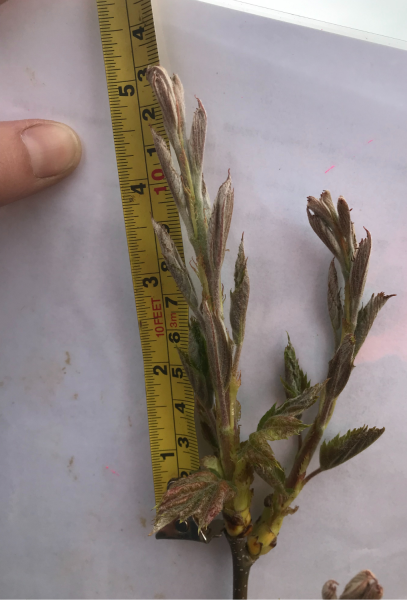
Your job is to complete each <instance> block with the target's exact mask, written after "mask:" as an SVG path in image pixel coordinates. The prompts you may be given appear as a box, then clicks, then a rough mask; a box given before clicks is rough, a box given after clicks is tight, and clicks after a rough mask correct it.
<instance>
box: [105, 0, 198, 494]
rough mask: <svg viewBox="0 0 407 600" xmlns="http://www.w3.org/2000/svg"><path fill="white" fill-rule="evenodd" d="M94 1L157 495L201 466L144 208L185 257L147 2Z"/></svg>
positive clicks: (181, 324)
mask: <svg viewBox="0 0 407 600" xmlns="http://www.w3.org/2000/svg"><path fill="white" fill-rule="evenodd" d="M97 5H98V13H99V22H100V30H101V38H102V47H103V54H104V59H105V68H106V79H107V84H108V95H109V102H110V108H111V116H112V129H113V138H114V142H115V149H116V160H117V168H118V173H119V180H120V190H121V196H122V202H123V212H124V220H125V227H126V234H127V243H128V248H129V256H130V265H131V272H132V278H133V288H134V295H135V298H136V304H137V315H138V319H139V330H140V338H141V345H142V350H143V358H144V374H145V383H146V393H147V413H148V424H149V432H150V445H151V455H152V463H153V479H154V488H155V493H156V500H157V501H158V500H159V499H160V497H161V495H162V493H163V492H164V491H165V489H166V484H167V481H168V479H169V478H170V477H178V476H182V475H186V474H188V472H190V471H191V470H195V469H197V468H198V467H199V457H198V448H197V442H196V434H195V421H194V399H193V393H192V390H191V388H190V385H189V382H188V380H187V378H186V374H185V373H184V370H183V368H182V365H181V363H180V359H179V356H178V353H177V351H176V349H175V346H176V345H177V344H178V345H179V346H180V347H181V348H183V349H184V350H185V349H186V348H187V341H188V307H187V305H186V303H185V301H184V299H183V298H182V296H181V294H180V292H179V290H178V288H177V287H176V285H175V282H174V281H173V279H172V277H171V276H170V274H169V273H168V271H167V270H166V267H165V262H164V261H163V258H162V255H161V252H160V250H159V249H158V248H157V242H156V238H155V235H154V233H153V229H152V226H151V222H150V213H153V214H154V218H155V219H156V220H157V221H160V222H163V223H166V224H167V226H168V227H169V229H170V231H171V236H172V238H173V239H174V242H175V244H176V246H177V248H178V251H179V252H180V255H181V256H182V257H183V248H182V237H181V228H180V224H179V218H178V212H177V210H176V208H175V205H174V202H173V200H172V197H171V194H170V193H169V191H168V187H167V182H166V180H165V179H164V176H163V173H162V170H161V167H160V164H159V161H158V159H157V156H156V153H155V148H154V144H153V141H152V137H151V132H150V125H153V126H154V128H155V130H156V131H158V133H160V134H161V135H163V136H164V137H165V138H166V136H165V131H164V126H163V119H162V114H161V110H160V107H159V105H158V103H157V102H156V100H155V98H154V97H153V94H152V90H151V88H150V86H149V85H148V83H147V80H146V77H145V75H146V69H147V66H148V65H149V64H157V62H158V51H157V44H156V39H155V31H154V21H153V14H152V8H151V0H138V1H136V2H130V1H129V0H128V1H126V0H113V1H112V0H111V1H110V2H107V1H106V0H97ZM142 199H144V200H145V201H146V202H147V204H145V203H143V200H142ZM139 200H140V201H139ZM155 309H156V310H155ZM157 315H160V316H159V317H157ZM157 322H158V323H159V325H157ZM157 328H158V329H159V331H157Z"/></svg>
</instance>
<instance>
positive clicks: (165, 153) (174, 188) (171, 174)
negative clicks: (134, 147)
mask: <svg viewBox="0 0 407 600" xmlns="http://www.w3.org/2000/svg"><path fill="white" fill-rule="evenodd" d="M151 133H152V135H153V141H154V146H155V149H156V151H157V156H158V159H159V161H160V164H161V167H162V169H163V171H164V175H165V178H166V180H167V183H168V187H169V188H170V191H171V194H172V197H173V198H174V202H175V204H176V207H177V209H178V212H179V214H180V215H181V218H182V220H183V221H184V224H185V227H186V230H187V233H188V237H189V238H190V239H193V238H194V228H193V225H192V221H191V215H190V214H189V208H188V205H187V202H186V199H185V194H184V188H183V185H182V181H181V177H180V176H179V175H178V173H177V172H176V170H175V169H174V166H173V164H172V159H171V153H170V151H169V149H168V147H167V144H166V143H165V140H164V138H162V137H161V136H160V135H158V133H156V132H155V131H154V129H151Z"/></svg>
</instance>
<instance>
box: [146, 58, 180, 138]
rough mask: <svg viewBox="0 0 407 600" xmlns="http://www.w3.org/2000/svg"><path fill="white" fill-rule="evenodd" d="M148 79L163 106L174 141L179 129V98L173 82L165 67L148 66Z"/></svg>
mask: <svg viewBox="0 0 407 600" xmlns="http://www.w3.org/2000/svg"><path fill="white" fill-rule="evenodd" d="M147 79H148V81H149V83H150V85H151V87H152V88H153V90H154V94H155V96H156V98H157V100H158V102H159V104H160V106H161V110H162V113H163V119H164V126H165V129H166V131H167V134H168V136H169V138H170V140H171V143H172V138H173V137H175V136H176V135H177V129H178V109H177V98H176V96H175V93H174V88H173V82H172V80H171V78H170V77H169V75H168V73H167V71H166V70H165V69H164V68H163V67H152V66H150V67H148V69H147Z"/></svg>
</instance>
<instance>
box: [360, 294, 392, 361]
mask: <svg viewBox="0 0 407 600" xmlns="http://www.w3.org/2000/svg"><path fill="white" fill-rule="evenodd" d="M393 296H395V294H390V295H389V296H386V295H385V294H384V293H383V292H380V294H377V295H376V296H375V295H374V294H372V297H371V298H370V300H369V302H368V303H367V304H366V306H362V308H361V309H360V311H359V313H358V320H357V324H356V329H355V338H356V344H355V356H356V354H357V353H358V352H359V350H360V349H361V347H362V346H363V343H364V341H365V339H366V337H367V334H368V333H369V331H370V328H371V327H372V325H373V323H374V320H375V319H376V317H377V314H378V312H379V310H380V309H381V308H382V307H383V306H384V305H385V304H386V302H387V300H388V299H389V298H392V297H393Z"/></svg>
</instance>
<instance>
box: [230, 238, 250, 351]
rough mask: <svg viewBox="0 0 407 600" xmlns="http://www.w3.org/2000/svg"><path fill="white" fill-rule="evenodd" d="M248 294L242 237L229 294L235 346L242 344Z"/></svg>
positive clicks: (248, 285) (247, 278)
mask: <svg viewBox="0 0 407 600" xmlns="http://www.w3.org/2000/svg"><path fill="white" fill-rule="evenodd" d="M249 293H250V281H249V275H248V273H247V258H246V257H245V254H244V246H243V236H242V241H241V242H240V246H239V251H238V254H237V259H236V264H235V289H234V291H233V292H232V291H231V292H230V325H231V328H232V335H233V341H234V342H235V344H242V343H243V339H244V332H245V325H246V311H247V305H248V302H249Z"/></svg>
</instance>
